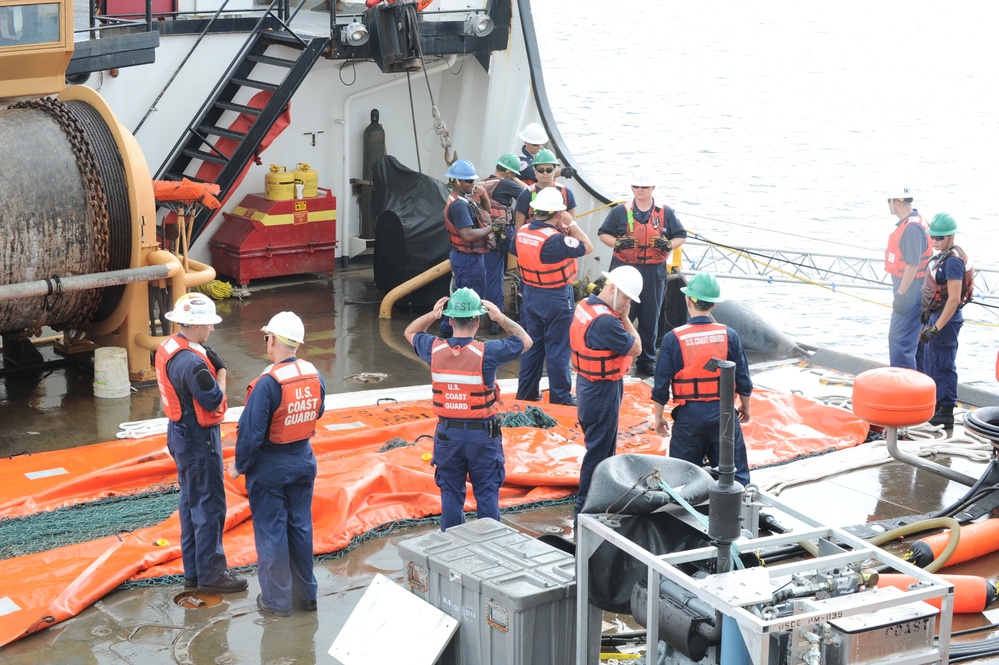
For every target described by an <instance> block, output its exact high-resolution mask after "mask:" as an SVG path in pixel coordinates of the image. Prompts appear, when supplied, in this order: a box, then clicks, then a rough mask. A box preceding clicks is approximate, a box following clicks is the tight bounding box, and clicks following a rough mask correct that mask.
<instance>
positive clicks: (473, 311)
mask: <svg viewBox="0 0 999 665" xmlns="http://www.w3.org/2000/svg"><path fill="white" fill-rule="evenodd" d="M485 313H486V308H485V307H483V306H482V299H481V298H479V294H478V293H476V292H475V291H473V290H472V289H468V288H464V289H458V290H457V291H455V292H454V293H453V294H452V295H451V297H450V298H448V301H447V308H446V309H445V310H444V316H450V317H453V318H456V319H470V318H472V317H473V316H482V315H483V314H485Z"/></svg>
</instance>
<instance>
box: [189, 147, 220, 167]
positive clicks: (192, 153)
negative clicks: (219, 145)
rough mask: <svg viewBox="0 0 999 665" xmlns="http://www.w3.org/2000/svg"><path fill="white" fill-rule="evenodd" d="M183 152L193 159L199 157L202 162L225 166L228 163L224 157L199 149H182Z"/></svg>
mask: <svg viewBox="0 0 999 665" xmlns="http://www.w3.org/2000/svg"><path fill="white" fill-rule="evenodd" d="M183 154H185V155H187V156H188V157H191V158H193V159H200V160H201V161H203V162H211V163H212V164H221V165H223V166H225V165H226V164H228V163H229V160H228V159H227V158H225V157H221V156H219V155H210V154H208V153H207V152H201V151H200V150H184V151H183Z"/></svg>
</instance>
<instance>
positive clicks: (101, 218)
mask: <svg viewBox="0 0 999 665" xmlns="http://www.w3.org/2000/svg"><path fill="white" fill-rule="evenodd" d="M8 108H12V109H38V110H40V111H42V112H44V113H47V114H48V115H49V116H51V117H52V118H53V119H54V120H55V121H56V122H57V123H59V128H60V129H62V131H63V133H64V134H65V135H66V138H67V139H68V140H69V144H70V148H71V149H72V151H73V155H74V156H75V157H76V164H77V167H78V168H79V169H80V176H81V177H82V180H83V189H84V192H85V193H86V197H87V207H88V212H89V214H88V217H89V218H90V219H91V221H92V222H93V226H94V229H93V230H94V246H93V256H94V257H95V259H96V265H94V266H93V272H104V271H106V270H107V269H108V265H109V263H110V254H109V246H110V240H109V237H108V236H109V234H110V231H109V229H110V226H109V220H108V201H107V195H106V194H105V191H104V185H103V183H102V182H101V179H100V176H101V171H100V167H99V166H98V164H97V157H96V155H95V154H94V149H93V147H92V146H91V145H90V139H89V138H88V137H87V133H86V131H85V130H84V127H83V125H82V123H81V122H80V121H79V119H77V117H76V116H74V115H73V114H72V112H71V111H70V110H69V107H68V106H67V105H66V104H64V103H63V102H61V101H59V100H58V99H53V98H46V99H35V100H28V101H23V102H18V103H16V104H12V105H11V106H10V107H8ZM53 279H56V280H57V279H58V277H57V276H55V275H53ZM59 291H60V292H61V288H60V289H59ZM55 295H56V297H57V298H58V295H59V294H58V293H57V294H55ZM85 297H86V301H85V303H84V304H83V306H82V307H80V308H79V311H77V312H75V315H74V316H73V317H72V319H71V320H69V321H66V322H65V323H63V324H61V325H60V326H58V327H57V328H56V329H57V330H58V329H62V330H63V331H65V332H66V334H67V336H68V337H69V338H70V339H71V340H79V339H81V338H82V337H83V332H84V331H85V330H86V329H87V328H88V327H89V326H90V322H91V321H92V320H93V318H94V314H95V313H96V312H97V308H98V306H99V305H100V290H98V289H94V290H92V291H90V293H88V294H87V295H86V296H85ZM52 308H53V303H50V302H48V298H46V303H45V308H44V311H43V313H42V316H41V318H40V320H38V321H36V322H35V324H34V326H33V329H32V330H31V331H30V335H29V336H34V335H39V334H41V328H42V326H43V325H44V324H45V320H46V319H47V318H48V315H49V312H50V311H51V310H52Z"/></svg>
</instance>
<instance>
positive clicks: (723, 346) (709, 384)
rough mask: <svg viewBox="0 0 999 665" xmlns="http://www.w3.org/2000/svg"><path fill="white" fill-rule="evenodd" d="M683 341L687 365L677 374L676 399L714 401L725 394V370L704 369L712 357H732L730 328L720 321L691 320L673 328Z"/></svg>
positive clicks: (678, 401)
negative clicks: (722, 388)
mask: <svg viewBox="0 0 999 665" xmlns="http://www.w3.org/2000/svg"><path fill="white" fill-rule="evenodd" d="M673 334H674V335H676V338H677V339H678V340H679V341H680V353H681V354H682V356H683V369H681V370H680V371H679V372H677V373H676V374H675V375H674V376H673V399H674V400H676V403H677V404H683V403H684V402H712V401H717V400H718V399H720V398H721V393H720V392H719V387H718V384H719V379H720V377H721V370H717V369H716V370H714V371H713V372H711V371H708V370H706V369H704V366H705V365H706V364H708V361H709V360H711V359H712V358H721V359H722V360H725V359H726V358H728V329H727V328H726V327H725V326H724V325H722V324H720V323H707V324H698V325H691V324H689V323H688V324H687V325H684V326H680V327H679V328H676V329H674V330H673Z"/></svg>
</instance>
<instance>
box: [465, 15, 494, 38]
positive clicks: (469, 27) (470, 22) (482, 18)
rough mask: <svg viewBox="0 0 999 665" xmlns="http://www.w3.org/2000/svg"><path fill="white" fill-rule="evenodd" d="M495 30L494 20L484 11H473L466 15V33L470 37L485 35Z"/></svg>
mask: <svg viewBox="0 0 999 665" xmlns="http://www.w3.org/2000/svg"><path fill="white" fill-rule="evenodd" d="M492 31H493V20H492V19H491V18H489V15H488V14H485V13H483V12H471V13H470V14H469V15H468V16H466V17H465V34H466V35H468V36H469V37H485V36H486V35H488V34H489V33H490V32H492Z"/></svg>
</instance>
